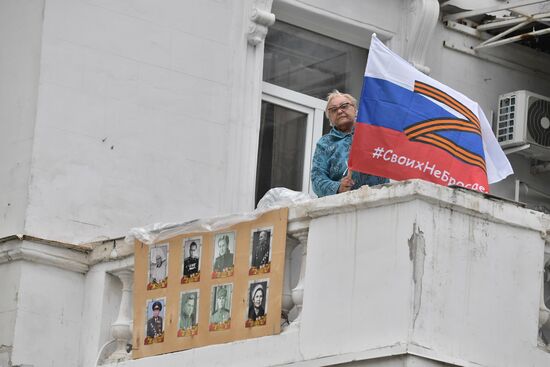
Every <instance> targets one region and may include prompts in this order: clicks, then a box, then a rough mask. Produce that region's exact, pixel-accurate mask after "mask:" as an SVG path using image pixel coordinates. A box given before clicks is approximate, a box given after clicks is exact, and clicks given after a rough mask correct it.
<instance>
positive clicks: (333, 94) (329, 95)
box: [325, 89, 357, 126]
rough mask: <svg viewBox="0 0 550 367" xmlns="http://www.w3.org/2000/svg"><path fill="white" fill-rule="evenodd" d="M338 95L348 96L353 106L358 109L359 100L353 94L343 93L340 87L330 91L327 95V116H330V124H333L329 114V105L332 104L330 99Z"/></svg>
mask: <svg viewBox="0 0 550 367" xmlns="http://www.w3.org/2000/svg"><path fill="white" fill-rule="evenodd" d="M336 96H342V97H345V98H347V100H348V101H350V103H351V104H352V105H353V108H355V110H356V111H357V100H356V99H355V98H354V97H353V96H352V95H351V94H348V93H341V92H340V91H339V90H338V89H334V90H333V91H332V92H330V93H329V94H328V95H327V106H326V107H325V116H326V117H327V118H328V121H329V122H330V126H333V123H332V121H331V119H330V116H329V114H328V106H329V104H330V101H331V100H332V99H333V98H334V97H336Z"/></svg>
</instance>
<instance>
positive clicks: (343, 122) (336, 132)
mask: <svg viewBox="0 0 550 367" xmlns="http://www.w3.org/2000/svg"><path fill="white" fill-rule="evenodd" d="M325 114H326V115H327V117H328V119H329V121H330V125H331V126H332V129H331V130H330V132H329V133H328V134H326V135H324V136H323V137H321V139H319V141H318V142H317V147H316V148H315V154H314V155H313V165H312V168H311V182H312V184H313V191H314V192H315V193H316V194H317V196H319V197H321V196H327V195H333V194H337V193H340V192H346V191H349V190H355V189H358V188H359V187H361V186H363V185H369V186H373V185H378V184H382V183H386V182H388V179H387V178H383V177H378V176H372V175H367V174H364V173H359V172H353V173H351V174H350V171H349V170H348V156H349V150H350V147H351V140H352V137H353V132H354V130H355V120H356V118H357V100H356V99H355V98H353V97H352V96H351V95H349V94H347V93H340V92H338V91H337V90H335V91H333V92H332V93H330V94H329V95H328V97H327V107H326V110H325Z"/></svg>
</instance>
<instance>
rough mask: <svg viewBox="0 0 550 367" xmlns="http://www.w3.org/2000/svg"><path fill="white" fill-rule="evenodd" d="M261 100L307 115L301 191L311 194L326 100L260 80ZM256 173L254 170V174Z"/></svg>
mask: <svg viewBox="0 0 550 367" xmlns="http://www.w3.org/2000/svg"><path fill="white" fill-rule="evenodd" d="M262 101H265V102H268V103H272V104H275V105H278V106H281V107H284V108H287V109H290V110H294V111H297V112H300V113H303V114H305V115H307V126H306V137H305V142H304V143H305V149H304V166H303V167H304V169H303V172H302V192H307V193H310V194H313V188H312V187H311V177H310V176H311V162H312V160H313V154H314V152H315V145H316V144H317V141H318V140H319V139H320V138H321V136H322V135H323V116H324V113H325V108H326V105H327V102H326V101H323V100H322V99H318V98H315V97H311V96H308V95H306V94H303V93H299V92H296V91H293V90H290V89H286V88H283V87H280V86H277V85H274V84H271V83H268V82H264V81H262ZM258 173H259V172H256V175H258Z"/></svg>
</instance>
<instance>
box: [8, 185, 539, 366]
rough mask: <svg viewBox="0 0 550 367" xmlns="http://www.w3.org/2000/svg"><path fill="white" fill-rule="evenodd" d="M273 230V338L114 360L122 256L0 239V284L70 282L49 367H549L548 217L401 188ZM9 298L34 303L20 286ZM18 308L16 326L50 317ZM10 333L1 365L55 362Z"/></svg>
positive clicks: (366, 191)
mask: <svg viewBox="0 0 550 367" xmlns="http://www.w3.org/2000/svg"><path fill="white" fill-rule="evenodd" d="M287 231H288V238H287V251H286V263H285V278H284V284H285V286H284V291H283V310H284V314H285V315H288V320H286V319H285V318H282V319H281V323H282V324H283V331H282V332H281V334H279V335H273V336H267V337H261V338H256V339H247V340H241V341H237V342H233V343H226V344H219V345H211V346H207V347H202V348H196V349H190V350H187V351H181V352H176V353H169V354H164V355H158V356H153V357H147V358H142V359H138V360H131V356H130V354H128V353H127V344H128V343H129V342H130V341H131V328H132V322H131V320H132V307H131V293H132V291H131V289H132V279H133V277H132V274H133V270H132V269H133V267H132V266H133V250H132V246H130V245H129V244H126V243H124V241H120V240H119V241H105V242H103V243H100V244H95V246H93V247H90V248H89V249H88V250H85V251H83V250H82V249H80V250H78V252H77V250H75V249H72V248H60V246H59V245H52V244H44V243H36V241H28V240H22V239H19V240H18V239H11V240H9V241H5V242H4V243H3V244H0V272H2V271H4V273H5V274H7V273H9V272H10V269H9V266H10V265H13V264H15V263H17V262H21V263H23V264H25V267H27V268H29V267H32V268H33V269H34V270H32V271H33V272H34V274H35V275H37V276H39V275H40V274H41V273H44V274H46V272H47V271H48V268H50V267H52V266H53V267H56V268H63V269H64V271H65V272H71V273H78V274H81V277H82V279H81V281H80V283H78V284H81V289H80V292H81V295H82V299H81V301H80V303H78V302H79V301H75V302H76V303H75V302H73V303H72V306H74V307H80V310H82V313H81V318H80V319H79V321H80V322H79V323H77V325H74V326H73V327H71V328H69V329H67V335H68V334H69V333H73V334H72V335H73V336H74V338H73V339H74V340H72V343H73V344H72V345H73V346H75V350H76V351H77V352H76V354H75V355H76V357H73V358H77V360H78V362H77V363H70V362H69V361H67V359H65V360H62V359H60V358H61V357H60V358H58V359H57V360H55V361H56V363H55V365H56V366H74V365H79V366H83V367H88V366H96V365H98V364H99V365H112V366H114V365H117V366H128V367H133V366H136V367H137V366H157V365H162V366H181V365H185V366H278V365H286V364H296V365H303V366H321V365H323V366H324V365H339V364H348V365H352V366H412V365H414V366H447V365H453V366H455V365H456V366H473V365H479V366H499V367H502V366H510V367H511V366H514V367H515V366H541V367H542V366H548V365H550V348H549V346H548V341H549V340H550V321H548V319H549V315H550V312H549V311H548V308H549V306H550V300H549V299H548V298H549V296H550V281H549V273H550V271H549V270H548V268H549V265H548V264H549V263H550V217H549V216H547V215H545V214H542V213H539V212H535V211H532V210H528V209H525V208H522V207H521V206H520V205H518V204H516V203H513V202H508V201H505V200H501V199H497V198H494V197H491V196H488V195H483V194H480V193H476V192H470V191H467V190H463V189H451V188H446V187H441V186H436V185H433V184H430V183H426V182H422V181H416V180H414V181H406V182H397V183H392V184H389V185H384V186H381V187H375V188H362V189H360V190H357V191H354V192H349V193H346V194H341V195H335V196H330V197H326V198H321V199H315V200H310V201H306V202H302V203H298V204H293V205H291V206H290V207H289V218H288V228H287ZM37 249H40V251H38V250H37ZM54 250H55V251H54ZM39 252H40V253H43V254H50V253H51V254H53V253H55V259H57V260H55V261H54V260H52V258H53V257H52V256H49V257H48V256H46V255H36V254H37V253H39ZM76 255H79V256H80V257H78V259H77V257H76ZM61 258H63V259H65V260H63V261H61V260H59V259H61ZM77 260H78V261H77ZM56 261H57V262H56ZM68 263H71V264H73V265H72V267H71V268H70V269H69V267H68V265H67V264H68ZM76 263H78V264H81V266H80V267H78V266H76V265H75V264H76ZM44 265H47V266H44ZM545 269H546V271H545ZM48 274H49V273H48ZM62 275H63V274H62V273H61V272H59V274H58V275H57V274H56V275H55V276H59V277H61V276H62ZM55 276H54V277H55ZM60 279H61V278H60ZM75 284H76V283H75ZM19 292H27V293H32V292H38V290H35V289H34V288H33V286H32V285H30V284H27V283H25V282H20V286H19ZM53 292H54V293H55V296H56V297H58V299H59V297H61V296H62V295H63V294H65V293H66V291H64V290H63V289H57V288H56V289H55V290H53ZM69 298H70V297H69V296H68V295H66V294H65V300H66V301H67V302H69V303H70V302H72V301H70V300H69ZM25 307H28V308H32V307H33V306H32V305H30V304H26V306H25ZM25 307H19V308H17V310H18V311H16V313H17V315H16V319H17V320H20V319H21V320H25V319H27V318H29V317H30V316H28V315H27V314H28V313H30V312H35V313H38V314H43V315H51V313H54V314H55V313H56V312H57V311H56V309H55V305H54V304H46V305H44V304H41V305H36V306H35V309H34V310H28V309H25ZM44 307H46V309H44ZM0 311H1V310H0ZM27 311H28V312H27ZM0 315H1V314H0ZM74 317H75V318H76V319H78V317H77V316H74ZM58 323H59V320H58ZM61 324H62V322H61ZM15 330H16V332H19V333H23V334H25V333H26V336H27V337H28V338H21V337H19V338H15V342H14V344H13V346H12V349H10V351H9V354H10V358H11V359H12V363H14V364H15V363H20V364H21V363H23V362H26V361H28V362H27V363H30V362H32V359H33V357H32V356H31V355H27V354H25V353H26V352H25V350H26V349H25V348H27V347H28V348H33V345H36V344H37V343H41V344H42V345H44V346H48V347H49V349H51V350H53V351H56V353H50V354H51V355H52V357H48V358H52V359H51V360H52V361H53V360H54V359H53V358H55V355H56V354H59V353H63V350H67V345H66V344H65V345H59V344H60V343H57V342H56V339H55V337H53V339H52V336H55V334H49V331H48V330H46V332H45V333H40V334H37V333H34V332H33V331H32V330H29V329H28V328H22V329H17V325H16V326H15ZM31 340H32V341H31ZM67 340H69V339H67ZM67 342H68V341H67ZM71 353H72V352H66V354H71ZM50 354H48V356H49V355H50ZM71 355H72V354H71ZM1 356H2V354H1V351H0V358H1ZM1 361H2V359H0V362H1ZM35 365H36V366H39V365H41V364H40V363H36V364H35ZM42 365H47V364H46V363H44V364H42Z"/></svg>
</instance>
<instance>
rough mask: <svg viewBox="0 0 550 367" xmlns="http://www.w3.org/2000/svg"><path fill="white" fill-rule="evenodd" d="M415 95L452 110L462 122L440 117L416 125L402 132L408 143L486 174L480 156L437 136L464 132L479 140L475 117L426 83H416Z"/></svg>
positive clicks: (479, 128) (460, 104) (478, 126)
mask: <svg viewBox="0 0 550 367" xmlns="http://www.w3.org/2000/svg"><path fill="white" fill-rule="evenodd" d="M414 92H415V93H419V94H422V95H425V96H427V97H430V98H432V99H434V100H436V101H438V102H440V103H442V104H444V105H446V106H448V107H450V108H452V109H453V110H455V111H457V112H458V113H460V114H461V115H462V116H464V117H465V118H464V119H460V118H449V117H442V118H435V119H429V120H424V121H420V122H417V123H415V124H413V125H410V126H408V127H407V128H406V129H405V130H404V133H405V135H406V136H407V138H408V139H409V140H411V141H418V142H421V143H424V144H430V145H433V146H435V147H438V148H440V149H443V150H445V151H446V152H447V153H449V154H451V155H452V156H454V157H455V158H457V159H460V160H461V161H463V162H465V163H467V164H471V165H474V166H477V167H479V168H481V169H482V170H483V171H484V172H487V169H486V166H485V159H484V158H483V157H482V156H480V155H479V154H477V153H474V152H471V151H469V150H467V149H465V148H462V147H460V146H459V145H457V144H456V143H454V142H452V141H451V140H449V139H447V138H445V137H443V136H441V135H438V134H437V132H439V131H464V132H470V133H473V134H477V135H479V136H481V124H480V123H479V119H478V118H477V116H476V115H475V114H474V113H473V112H472V111H471V110H470V109H469V108H468V107H466V106H464V105H463V104H462V103H460V102H459V101H457V100H456V99H455V98H453V97H451V96H450V95H448V94H447V93H445V92H443V91H442V90H440V89H437V88H435V87H433V86H431V85H428V84H426V83H423V82H419V81H415V83H414Z"/></svg>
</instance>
